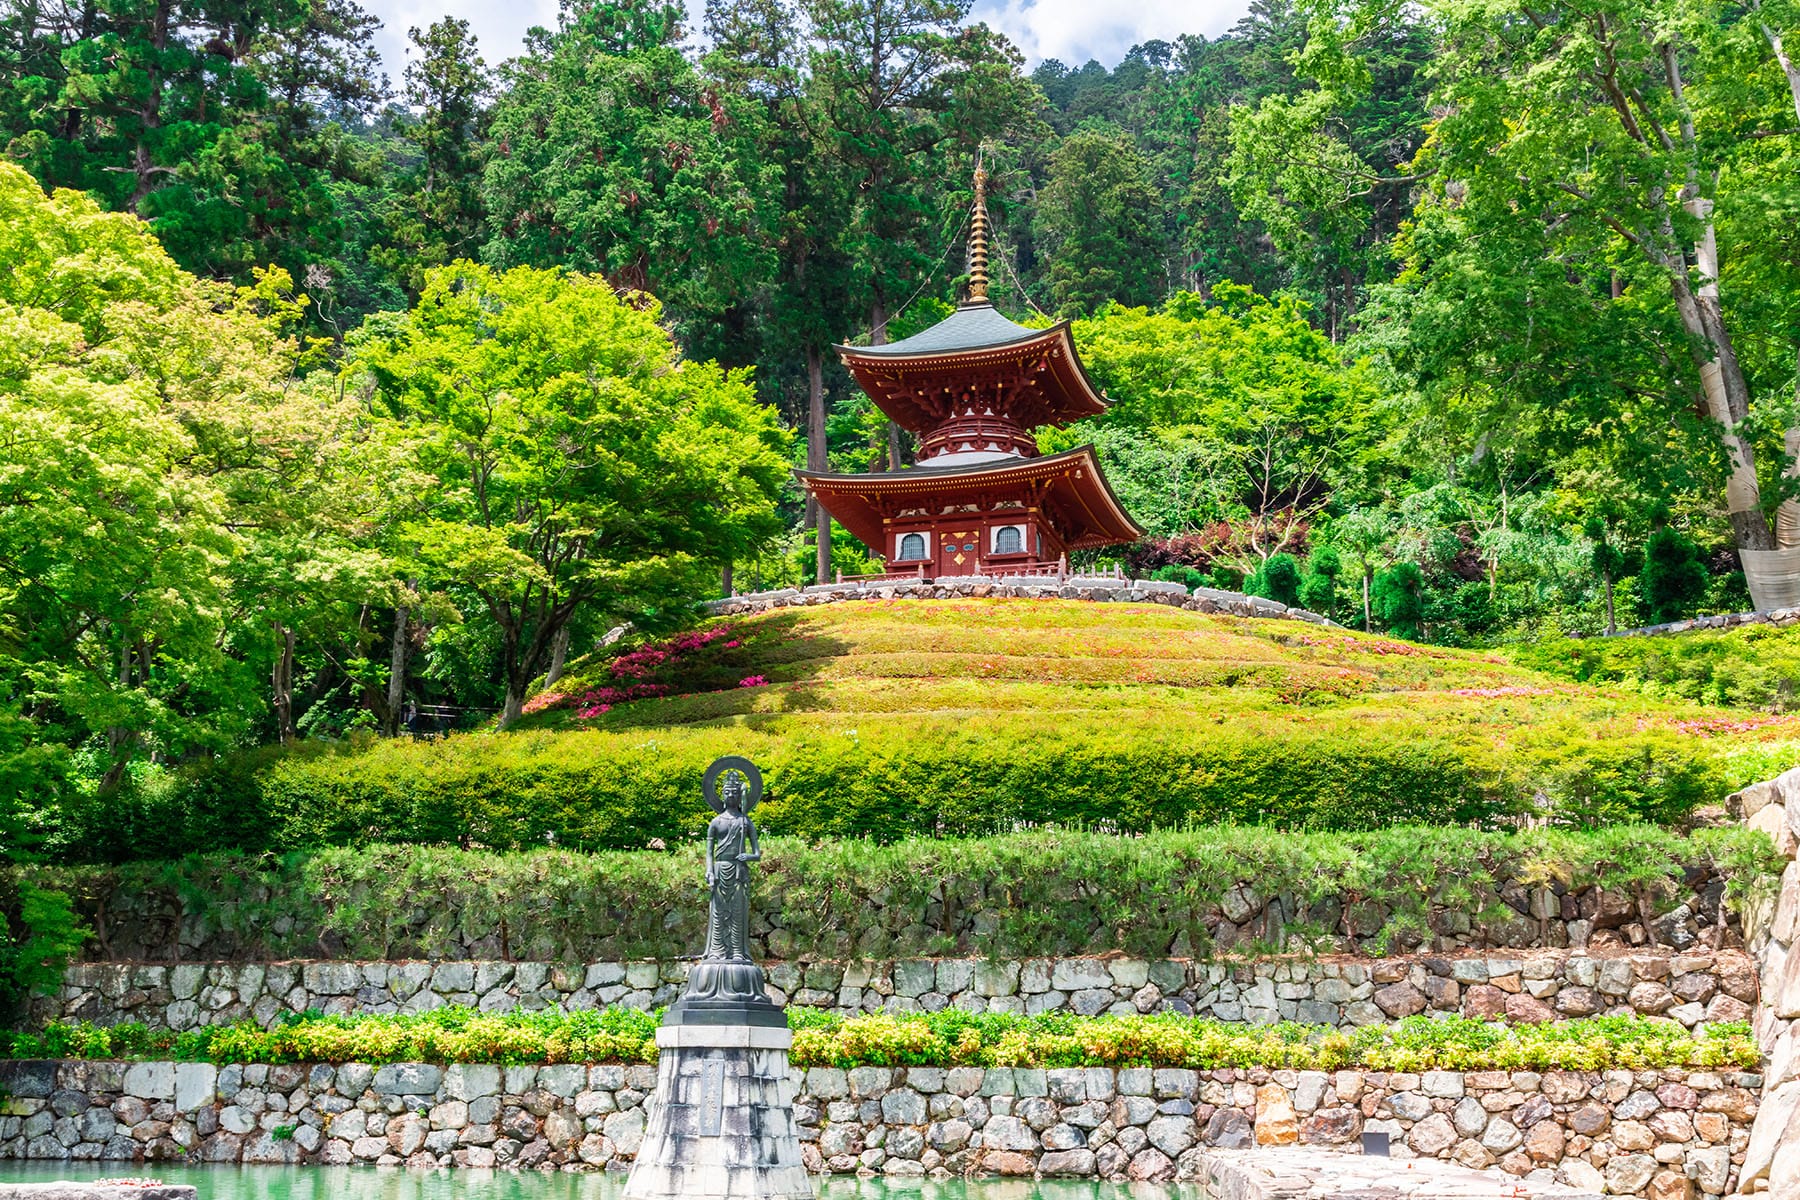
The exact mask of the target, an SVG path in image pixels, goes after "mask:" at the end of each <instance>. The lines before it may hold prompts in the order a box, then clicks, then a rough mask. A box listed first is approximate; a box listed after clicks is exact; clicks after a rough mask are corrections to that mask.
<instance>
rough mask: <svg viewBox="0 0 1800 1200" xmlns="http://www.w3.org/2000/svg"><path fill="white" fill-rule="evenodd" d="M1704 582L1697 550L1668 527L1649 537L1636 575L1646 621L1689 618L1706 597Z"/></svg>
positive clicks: (1703, 568) (1660, 621) (1704, 574)
mask: <svg viewBox="0 0 1800 1200" xmlns="http://www.w3.org/2000/svg"><path fill="white" fill-rule="evenodd" d="M1706 582H1707V574H1706V564H1705V562H1703V561H1702V560H1701V557H1700V547H1698V546H1696V545H1695V544H1694V543H1693V542H1692V541H1691V540H1689V539H1688V538H1686V537H1684V536H1683V535H1682V534H1681V532H1680V531H1679V530H1677V529H1675V528H1673V527H1672V526H1669V525H1664V526H1662V527H1661V528H1659V529H1657V530H1655V531H1654V532H1652V533H1651V534H1650V538H1649V540H1648V541H1646V542H1645V543H1644V566H1643V569H1642V570H1640V571H1639V572H1638V599H1639V603H1640V604H1642V606H1643V609H1644V619H1645V620H1646V621H1648V622H1649V623H1650V624H1652V625H1660V624H1662V623H1663V622H1665V621H1679V620H1681V619H1682V618H1683V617H1686V616H1689V615H1691V614H1692V613H1693V611H1694V607H1695V606H1696V605H1697V604H1699V602H1700V599H1701V598H1702V597H1703V596H1705V595H1706Z"/></svg>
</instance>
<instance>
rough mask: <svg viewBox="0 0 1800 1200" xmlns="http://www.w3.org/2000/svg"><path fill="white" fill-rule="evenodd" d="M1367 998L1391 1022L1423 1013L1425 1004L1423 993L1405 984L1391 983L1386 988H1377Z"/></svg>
mask: <svg viewBox="0 0 1800 1200" xmlns="http://www.w3.org/2000/svg"><path fill="white" fill-rule="evenodd" d="M1369 998H1370V999H1371V1000H1373V1001H1374V1002H1375V1006H1376V1007H1377V1008H1379V1009H1380V1010H1381V1011H1382V1012H1384V1013H1386V1014H1387V1015H1388V1017H1389V1018H1391V1019H1393V1020H1399V1019H1400V1018H1401V1017H1410V1016H1412V1015H1413V1014H1414V1013H1421V1012H1424V1011H1425V1006H1426V1003H1427V1001H1426V999H1425V993H1424V992H1421V991H1420V990H1419V989H1418V988H1416V987H1414V986H1413V985H1412V984H1410V983H1406V982H1401V983H1391V984H1389V985H1388V986H1387V987H1384V988H1379V989H1377V990H1376V992H1375V994H1374V995H1373V996H1371V997H1369Z"/></svg>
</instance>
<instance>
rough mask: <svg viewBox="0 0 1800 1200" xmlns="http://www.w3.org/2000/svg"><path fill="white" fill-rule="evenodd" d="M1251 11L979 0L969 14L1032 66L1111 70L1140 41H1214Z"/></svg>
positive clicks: (1209, 0)
mask: <svg viewBox="0 0 1800 1200" xmlns="http://www.w3.org/2000/svg"><path fill="white" fill-rule="evenodd" d="M1248 9H1249V5H1248V3H1247V0H1133V2H1129V3H1128V2H1124V0H977V3H976V5H975V9H974V12H973V13H972V14H971V16H973V17H974V18H975V19H977V20H982V21H986V22H987V23H988V24H989V25H992V26H993V27H994V28H995V29H998V30H1000V31H1001V32H1002V33H1004V34H1006V36H1007V37H1009V38H1011V39H1012V40H1013V42H1014V43H1015V44H1017V45H1018V47H1019V49H1020V50H1022V51H1023V52H1024V54H1025V59H1026V61H1027V62H1028V63H1030V64H1031V65H1032V66H1036V65H1037V64H1038V63H1040V62H1042V61H1043V60H1044V59H1046V58H1055V59H1060V60H1062V61H1063V62H1064V63H1066V64H1067V65H1069V66H1071V67H1079V66H1081V65H1082V64H1083V63H1085V62H1087V61H1088V60H1089V59H1096V60H1098V61H1099V62H1100V63H1102V64H1104V65H1105V66H1107V67H1113V66H1117V65H1118V62H1119V60H1120V59H1121V58H1124V57H1125V52H1126V51H1127V50H1129V49H1131V48H1132V47H1133V46H1135V45H1137V44H1138V43H1140V42H1147V41H1151V40H1152V39H1156V38H1161V39H1163V40H1164V41H1174V40H1175V38H1176V37H1177V36H1179V35H1181V34H1184V33H1200V34H1205V35H1206V36H1207V37H1209V38H1210V37H1216V36H1218V35H1219V34H1221V33H1223V32H1224V31H1225V30H1227V29H1229V28H1231V27H1232V26H1233V25H1234V24H1236V23H1237V20H1238V18H1239V17H1241V16H1243V15H1244V13H1245V12H1247V11H1248Z"/></svg>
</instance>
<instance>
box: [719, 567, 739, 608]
mask: <svg viewBox="0 0 1800 1200" xmlns="http://www.w3.org/2000/svg"><path fill="white" fill-rule="evenodd" d="M732 573H733V572H732V570H731V564H730V563H726V564H725V565H724V566H723V567H721V568H719V595H720V596H721V597H723V598H724V599H727V600H729V599H730V598H731V597H732V596H734V595H736V594H737V586H736V584H734V583H733V582H732V578H731V577H732Z"/></svg>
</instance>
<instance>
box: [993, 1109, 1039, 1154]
mask: <svg viewBox="0 0 1800 1200" xmlns="http://www.w3.org/2000/svg"><path fill="white" fill-rule="evenodd" d="M981 1144H982V1146H984V1147H985V1148H987V1149H989V1150H1020V1151H1028V1150H1036V1149H1037V1148H1038V1138H1037V1134H1035V1133H1033V1132H1031V1129H1030V1127H1029V1126H1027V1125H1026V1124H1025V1122H1023V1121H1021V1120H1019V1118H1017V1117H989V1118H988V1123H987V1124H986V1125H984V1126H983V1127H982V1130H981Z"/></svg>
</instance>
